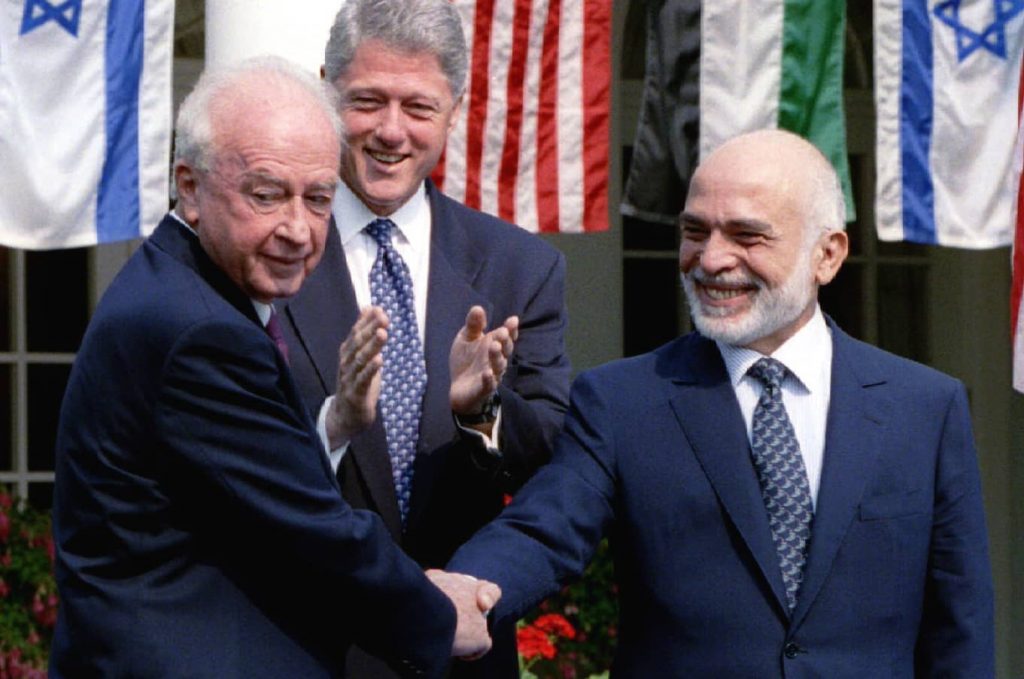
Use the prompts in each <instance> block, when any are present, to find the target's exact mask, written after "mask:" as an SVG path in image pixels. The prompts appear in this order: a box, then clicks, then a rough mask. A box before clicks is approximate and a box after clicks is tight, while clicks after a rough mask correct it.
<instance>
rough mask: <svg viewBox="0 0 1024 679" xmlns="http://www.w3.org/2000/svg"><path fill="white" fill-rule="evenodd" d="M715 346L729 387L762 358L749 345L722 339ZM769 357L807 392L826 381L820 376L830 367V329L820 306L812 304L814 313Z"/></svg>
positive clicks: (826, 372) (826, 373) (734, 384)
mask: <svg viewBox="0 0 1024 679" xmlns="http://www.w3.org/2000/svg"><path fill="white" fill-rule="evenodd" d="M715 344H717V345H718V350H719V351H720V352H721V354H722V360H723V361H724V362H725V369H726V370H727V371H728V372H729V379H730V381H731V382H732V385H733V387H736V386H737V385H738V384H739V383H740V381H741V380H742V379H743V378H744V377H745V376H746V375H747V371H748V370H750V367H751V366H752V365H754V363H756V362H757V360H758V359H760V358H762V357H763V355H762V354H761V353H759V352H757V351H754V350H753V349H747V348H745V347H737V346H733V345H731V344H725V343H724V342H719V341H716V342H715ZM772 358H774V359H776V360H778V361H779V362H780V363H782V364H783V365H784V366H786V368H787V369H788V370H789V372H790V373H791V374H792V375H793V376H794V377H796V379H797V381H798V382H799V383H800V385H801V386H802V387H803V388H804V389H805V390H806V391H808V392H813V391H814V390H815V389H816V388H820V385H822V384H827V383H828V382H827V381H824V382H823V380H822V372H823V371H825V377H826V378H827V375H828V371H831V370H832V333H831V332H830V331H829V329H828V324H826V323H825V316H824V315H823V314H822V313H821V307H820V306H817V305H816V306H815V308H814V315H813V316H811V319H810V320H809V321H807V323H806V324H805V325H804V327H802V328H800V329H799V330H797V331H796V333H795V334H794V335H793V336H792V337H790V338H789V339H788V340H786V341H785V342H783V344H782V346H780V347H779V348H778V349H776V350H775V352H774V353H772Z"/></svg>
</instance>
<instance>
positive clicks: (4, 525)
mask: <svg viewBox="0 0 1024 679" xmlns="http://www.w3.org/2000/svg"><path fill="white" fill-rule="evenodd" d="M10 534H11V517H9V516H7V512H5V511H2V510H0V542H7V537H8V536H9V535H10Z"/></svg>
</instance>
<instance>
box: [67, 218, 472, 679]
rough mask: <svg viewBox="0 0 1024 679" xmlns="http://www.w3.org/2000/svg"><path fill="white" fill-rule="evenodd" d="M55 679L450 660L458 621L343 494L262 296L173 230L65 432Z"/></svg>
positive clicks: (87, 358) (155, 247) (79, 367)
mask: <svg viewBox="0 0 1024 679" xmlns="http://www.w3.org/2000/svg"><path fill="white" fill-rule="evenodd" d="M56 464H57V468H56V488H55V501H54V513H53V520H54V533H55V538H56V543H57V564H56V568H57V581H58V587H59V589H60V598H61V606H60V614H59V619H58V623H57V629H56V633H55V637H54V642H53V649H52V656H51V665H50V673H51V676H53V677H61V676H67V677H76V678H77V677H91V676H96V677H100V676H102V677H172V676H182V677H184V676H190V677H191V676H195V677H199V676H208V677H245V678H250V677H317V676H324V677H326V676H335V675H337V673H338V672H339V671H340V667H341V663H342V659H343V657H344V654H345V651H346V649H347V647H348V645H349V644H350V642H352V641H353V640H355V641H358V642H359V643H360V644H362V645H364V646H365V647H366V648H368V649H371V650H372V651H374V652H376V653H379V654H382V655H384V656H387V657H388V658H389V659H391V660H392V661H393V662H394V663H396V665H397V666H399V667H401V668H402V670H403V671H404V672H408V673H410V674H417V673H422V674H425V675H428V676H437V675H439V674H441V673H442V672H443V671H444V667H445V666H446V665H447V656H448V654H449V652H450V649H451V641H452V634H453V630H454V610H453V608H452V606H451V604H450V603H449V602H448V600H447V598H446V597H445V596H444V595H443V594H442V593H441V592H440V591H439V590H437V589H436V588H434V587H433V586H432V585H430V584H429V581H428V580H427V579H426V578H425V576H424V575H423V573H422V570H421V569H420V568H419V567H418V566H417V565H416V564H415V563H414V562H413V561H412V560H411V559H409V558H407V557H406V556H405V555H403V554H402V553H401V551H400V550H399V549H398V548H397V546H395V545H394V543H393V542H392V541H391V540H390V538H389V536H388V533H387V530H386V529H385V527H384V525H383V523H382V522H381V521H380V519H379V518H378V517H377V516H375V515H373V514H372V513H370V512H362V511H354V510H353V509H351V508H350V507H349V506H348V505H347V504H346V503H345V502H344V501H343V500H342V499H341V497H340V495H339V493H338V487H337V484H336V482H335V480H334V477H333V475H332V474H331V472H330V465H329V464H327V462H326V456H325V455H324V453H323V452H322V448H321V446H320V443H319V439H318V437H317V435H316V431H315V428H314V425H313V423H312V422H311V421H310V419H309V416H308V414H307V412H306V409H305V408H304V407H303V405H302V402H301V399H300V396H299V393H298V391H297V389H296V387H295V384H294V382H293V380H292V377H291V373H290V372H289V369H288V367H287V365H286V364H285V363H284V361H283V359H282V357H281V356H280V354H279V353H278V352H277V350H276V348H275V346H274V344H273V342H272V341H271V340H270V339H269V337H268V336H267V335H266V334H265V333H264V332H263V330H262V329H261V327H260V325H259V324H258V320H257V317H256V315H255V311H254V309H253V307H252V304H251V302H250V301H249V300H248V299H247V298H246V297H245V295H244V294H243V293H242V292H241V290H239V289H238V288H237V286H235V285H234V284H233V283H232V282H231V281H230V280H229V279H228V278H227V277H226V276H225V275H224V274H223V273H222V272H221V271H220V270H219V269H218V268H217V267H216V266H214V264H213V263H212V262H211V261H210V260H209V259H208V258H207V256H206V254H205V253H204V252H203V250H202V248H201V247H200V246H199V242H198V239H196V238H195V236H194V235H192V234H190V233H189V232H188V231H187V230H186V229H185V228H184V227H182V226H181V225H180V224H179V223H177V222H176V221H174V220H173V219H172V218H170V217H167V218H165V219H164V221H163V222H162V223H161V224H160V226H159V227H158V229H157V230H156V232H155V233H154V234H153V236H152V237H151V238H150V239H149V240H148V241H147V242H146V243H145V244H143V246H142V247H141V249H140V250H139V251H138V252H136V253H135V255H134V256H133V257H132V258H131V259H130V260H129V262H128V263H127V265H126V266H125V268H124V269H123V270H122V271H121V273H120V274H119V275H118V277H117V278H116V279H115V281H114V282H113V284H112V285H111V287H110V289H109V290H108V291H107V293H106V295H105V296H104V298H103V300H102V302H101V303H100V305H99V307H98V308H97V310H96V313H95V315H94V316H93V319H92V321H91V323H90V325H89V329H88V331H87V332H86V335H85V339H84V340H83V343H82V347H81V350H80V351H79V353H78V355H77V357H76V359H75V364H74V369H73V370H72V374H71V378H70V382H69V384H68V388H67V392H66V395H65V398H64V404H63V407H62V411H61V418H60V426H59V431H58V434H57V463H56Z"/></svg>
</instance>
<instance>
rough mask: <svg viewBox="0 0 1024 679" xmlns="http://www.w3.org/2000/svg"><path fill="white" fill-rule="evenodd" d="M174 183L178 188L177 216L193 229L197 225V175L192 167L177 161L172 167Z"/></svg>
mask: <svg viewBox="0 0 1024 679" xmlns="http://www.w3.org/2000/svg"><path fill="white" fill-rule="evenodd" d="M174 183H175V185H176V186H177V188H178V205H177V206H176V207H175V211H176V212H177V213H178V215H179V216H180V217H181V218H182V219H184V220H185V221H186V222H188V223H189V224H190V225H191V226H193V227H195V225H196V224H198V223H199V175H198V172H197V171H196V170H195V168H193V167H192V166H190V165H188V164H186V163H183V162H181V161H178V162H177V163H175V165H174Z"/></svg>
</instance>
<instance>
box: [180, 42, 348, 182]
mask: <svg viewBox="0 0 1024 679" xmlns="http://www.w3.org/2000/svg"><path fill="white" fill-rule="evenodd" d="M251 83H270V84H271V85H277V86H282V87H284V86H287V85H291V86H293V87H295V86H297V87H298V88H299V89H300V90H303V91H305V92H307V93H308V94H309V98H310V100H311V101H313V102H315V103H317V104H319V105H320V107H321V108H322V109H323V111H324V115H326V116H327V119H328V120H329V121H330V123H331V127H332V128H334V133H335V135H336V136H337V139H338V141H339V144H340V143H341V140H342V127H341V118H340V116H339V115H338V93H337V92H336V91H335V90H334V88H333V87H329V86H327V85H326V84H325V83H324V82H323V81H321V80H320V79H319V78H317V77H316V76H315V75H314V74H313V73H310V72H308V71H307V70H306V69H303V68H302V67H300V66H298V65H297V64H294V63H292V62H291V61H288V60H287V59H284V58H282V57H278V56H271V55H265V56H258V57H252V58H249V59H245V60H244V61H240V62H238V63H236V64H232V65H230V66H226V67H224V68H219V69H208V70H205V71H203V74H202V75H201V76H199V81H198V82H197V83H196V86H195V87H194V88H193V89H192V91H191V92H189V94H188V96H187V97H185V101H184V102H182V104H181V108H180V109H179V110H178V120H177V123H176V125H175V134H174V162H175V164H177V163H178V162H183V163H185V164H187V165H189V166H191V167H194V168H196V169H198V170H203V171H206V170H209V169H210V167H211V165H212V162H213V156H214V152H215V149H214V147H213V129H212V126H211V123H210V110H211V108H212V107H213V104H214V102H216V101H218V99H219V97H220V96H222V95H225V93H226V92H227V91H228V90H230V89H232V88H235V87H242V86H245V85H249V84H251ZM226 96H230V94H227V95H226Z"/></svg>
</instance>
